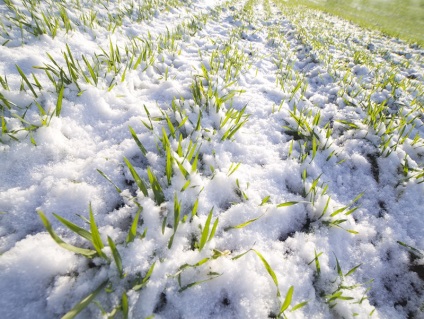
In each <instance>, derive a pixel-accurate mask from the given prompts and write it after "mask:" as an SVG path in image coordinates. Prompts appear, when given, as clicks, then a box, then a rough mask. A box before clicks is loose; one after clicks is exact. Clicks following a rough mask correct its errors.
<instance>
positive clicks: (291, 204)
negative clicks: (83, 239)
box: [277, 202, 299, 207]
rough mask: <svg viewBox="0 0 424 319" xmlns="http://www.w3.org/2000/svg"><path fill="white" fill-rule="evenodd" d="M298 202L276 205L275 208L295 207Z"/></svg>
mask: <svg viewBox="0 0 424 319" xmlns="http://www.w3.org/2000/svg"><path fill="white" fill-rule="evenodd" d="M297 203H299V202H285V203H280V204H278V205H277V207H288V206H293V205H296V204H297Z"/></svg>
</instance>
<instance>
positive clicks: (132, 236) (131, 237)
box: [125, 207, 143, 244]
mask: <svg viewBox="0 0 424 319" xmlns="http://www.w3.org/2000/svg"><path fill="white" fill-rule="evenodd" d="M142 210H143V208H142V207H140V208H139V209H138V210H137V213H136V214H135V217H134V220H133V222H132V224H131V228H130V230H129V232H128V235H127V239H126V240H125V242H126V243H127V244H129V243H132V242H133V241H134V239H135V237H136V236H137V226H138V219H139V218H140V214H141V211H142Z"/></svg>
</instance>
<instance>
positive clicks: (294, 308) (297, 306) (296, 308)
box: [290, 301, 308, 312]
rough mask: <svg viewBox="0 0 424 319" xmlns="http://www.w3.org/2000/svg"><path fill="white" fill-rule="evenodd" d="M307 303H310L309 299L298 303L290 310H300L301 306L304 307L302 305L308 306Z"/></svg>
mask: <svg viewBox="0 0 424 319" xmlns="http://www.w3.org/2000/svg"><path fill="white" fill-rule="evenodd" d="M307 304H308V301H304V302H301V303H298V304H297V305H295V306H294V307H293V308H292V309H291V310H290V312H293V311H296V310H298V309H300V308H302V307H304V306H306V305H307Z"/></svg>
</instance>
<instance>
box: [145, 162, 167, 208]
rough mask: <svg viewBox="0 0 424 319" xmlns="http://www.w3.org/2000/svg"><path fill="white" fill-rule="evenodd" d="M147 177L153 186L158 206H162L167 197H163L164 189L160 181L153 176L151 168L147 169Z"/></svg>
mask: <svg viewBox="0 0 424 319" xmlns="http://www.w3.org/2000/svg"><path fill="white" fill-rule="evenodd" d="M147 176H148V177H149V181H150V184H151V185H152V190H153V196H154V197H155V202H156V204H158V205H160V204H162V203H163V202H164V201H165V195H163V191H162V187H161V186H160V184H159V182H158V179H157V178H156V176H155V174H153V172H152V170H151V169H150V167H148V168H147Z"/></svg>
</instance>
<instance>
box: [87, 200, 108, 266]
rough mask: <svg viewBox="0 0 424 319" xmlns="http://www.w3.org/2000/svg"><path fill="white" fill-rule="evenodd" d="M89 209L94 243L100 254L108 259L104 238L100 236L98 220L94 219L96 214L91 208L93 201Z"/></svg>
mask: <svg viewBox="0 0 424 319" xmlns="http://www.w3.org/2000/svg"><path fill="white" fill-rule="evenodd" d="M88 211H89V214H90V230H91V236H93V241H92V243H93V246H94V249H95V250H96V251H97V253H98V254H99V256H101V257H103V258H105V259H107V256H106V255H105V253H104V252H103V251H102V249H103V248H104V244H103V241H102V238H101V237H100V233H99V229H98V228H97V225H96V221H95V220H94V214H93V210H92V208H91V203H90V204H89V206H88Z"/></svg>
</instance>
